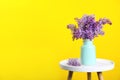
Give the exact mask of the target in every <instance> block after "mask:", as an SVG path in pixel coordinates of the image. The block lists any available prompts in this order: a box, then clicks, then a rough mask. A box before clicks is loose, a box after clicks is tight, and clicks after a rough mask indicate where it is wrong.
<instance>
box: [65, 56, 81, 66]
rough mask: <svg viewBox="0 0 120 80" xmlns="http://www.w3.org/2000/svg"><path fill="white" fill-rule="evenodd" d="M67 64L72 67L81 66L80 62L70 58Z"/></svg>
mask: <svg viewBox="0 0 120 80" xmlns="http://www.w3.org/2000/svg"><path fill="white" fill-rule="evenodd" d="M67 64H68V65H71V66H80V62H79V60H78V59H76V58H70V59H69V60H68V63H67Z"/></svg>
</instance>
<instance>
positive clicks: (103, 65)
mask: <svg viewBox="0 0 120 80" xmlns="http://www.w3.org/2000/svg"><path fill="white" fill-rule="evenodd" d="M79 61H80V60H79ZM80 62H81V61H80ZM67 63H68V59H66V60H62V61H61V62H60V67H61V68H62V69H64V70H68V72H69V73H68V80H71V79H72V75H73V72H87V80H91V72H97V75H98V79H99V80H103V76H102V71H108V70H112V69H113V68H114V62H113V61H111V60H106V59H99V58H97V59H96V64H95V65H93V66H85V65H80V66H72V65H68V64H67Z"/></svg>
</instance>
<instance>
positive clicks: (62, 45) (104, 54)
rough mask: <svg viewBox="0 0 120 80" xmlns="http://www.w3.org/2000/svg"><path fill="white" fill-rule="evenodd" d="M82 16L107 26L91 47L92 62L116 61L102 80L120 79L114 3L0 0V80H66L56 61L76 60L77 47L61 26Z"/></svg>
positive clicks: (118, 5) (119, 7)
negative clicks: (94, 56) (108, 22)
mask: <svg viewBox="0 0 120 80" xmlns="http://www.w3.org/2000/svg"><path fill="white" fill-rule="evenodd" d="M83 14H95V15H96V19H97V20H98V19H99V18H101V17H107V18H109V19H110V20H111V21H112V23H113V25H112V26H109V25H105V27H104V31H105V35H104V36H99V37H97V38H95V39H94V44H95V46H96V48H97V57H99V58H105V59H110V60H113V61H114V62H115V69H114V70H112V71H107V72H104V73H103V75H104V79H105V80H120V36H119V35H120V31H119V30H120V1H119V0H0V80H66V78H67V71H65V70H62V69H61V68H60V67H59V62H60V61H61V60H63V59H66V58H71V57H79V56H80V47H81V45H82V40H77V41H74V42H73V41H72V35H71V32H70V30H68V29H67V28H66V25H67V24H69V23H75V24H76V22H75V21H74V18H75V17H81V16H82V15H83ZM92 78H93V80H96V79H97V75H96V73H93V75H92ZM78 79H79V80H85V79H86V73H77V72H76V73H75V74H74V76H73V80H78Z"/></svg>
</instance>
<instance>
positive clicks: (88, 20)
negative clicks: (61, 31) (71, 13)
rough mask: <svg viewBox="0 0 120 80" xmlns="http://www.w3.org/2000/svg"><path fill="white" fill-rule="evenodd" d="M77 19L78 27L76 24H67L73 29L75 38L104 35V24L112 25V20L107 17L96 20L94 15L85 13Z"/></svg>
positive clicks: (90, 37) (91, 37)
mask: <svg viewBox="0 0 120 80" xmlns="http://www.w3.org/2000/svg"><path fill="white" fill-rule="evenodd" d="M75 21H76V22H77V24H78V28H77V27H76V25H74V24H69V25H67V28H68V29H70V30H71V31H72V34H73V37H72V38H73V40H75V39H81V38H82V39H90V40H92V39H94V38H95V37H97V36H98V35H104V31H102V28H103V25H105V24H110V25H112V22H111V21H110V20H109V19H106V18H101V19H99V20H98V21H95V16H94V15H83V17H82V18H75Z"/></svg>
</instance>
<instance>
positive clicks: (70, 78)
mask: <svg viewBox="0 0 120 80" xmlns="http://www.w3.org/2000/svg"><path fill="white" fill-rule="evenodd" d="M72 75H73V71H69V72H68V79H67V80H72Z"/></svg>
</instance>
